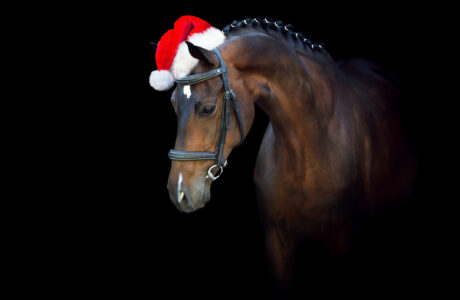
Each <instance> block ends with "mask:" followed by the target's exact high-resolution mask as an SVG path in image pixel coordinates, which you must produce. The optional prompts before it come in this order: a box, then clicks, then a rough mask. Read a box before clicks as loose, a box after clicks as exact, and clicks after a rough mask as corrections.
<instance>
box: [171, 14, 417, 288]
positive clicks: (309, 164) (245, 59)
mask: <svg viewBox="0 0 460 300" xmlns="http://www.w3.org/2000/svg"><path fill="white" fill-rule="evenodd" d="M223 32H224V33H225V35H226V39H225V42H224V43H223V44H221V45H219V46H218V47H217V48H216V49H214V50H213V51H211V50H206V49H203V48H200V47H198V46H195V45H193V44H192V43H190V42H187V46H188V50H189V52H190V54H191V55H192V56H193V57H194V58H196V59H197V60H199V63H198V65H197V66H196V67H195V68H194V70H193V71H192V75H189V76H188V77H186V78H184V79H183V80H177V81H176V82H177V83H178V84H177V86H176V88H175V89H174V91H173V93H172V97H171V103H172V106H173V107H174V110H175V113H176V115H177V136H176V141H175V148H174V150H171V152H170V158H171V159H172V163H171V169H170V173H169V178H168V183H167V188H168V191H169V196H170V198H171V201H172V203H173V204H174V205H175V206H176V207H177V209H178V210H180V211H182V212H186V213H191V212H194V211H196V210H198V209H200V208H202V207H204V206H205V204H206V203H207V202H208V201H209V200H210V198H211V193H210V187H211V184H212V182H213V181H214V180H216V179H217V178H218V177H219V176H220V175H221V174H222V172H223V171H224V168H225V167H226V166H227V158H228V156H229V155H230V153H231V152H232V151H233V149H234V148H236V147H237V146H238V145H239V144H240V143H241V142H243V140H244V138H245V137H246V136H247V134H248V132H249V130H250V128H251V126H252V124H253V121H254V115H255V105H258V106H259V107H260V108H261V109H262V111H263V112H264V113H265V114H266V115H267V116H268V118H269V124H268V126H267V128H266V131H265V134H264V137H263V140H262V143H261V145H260V150H259V153H258V156H257V161H256V166H255V170H254V175H253V178H254V184H255V187H256V192H257V201H258V204H259V209H260V215H261V223H262V226H263V228H264V232H265V241H266V248H267V256H268V259H269V260H270V269H271V271H272V272H271V273H272V275H273V278H274V280H275V282H276V285H277V286H278V288H279V290H281V291H285V290H289V288H290V287H291V285H292V277H293V275H292V274H293V267H294V258H295V253H296V250H297V249H298V247H299V245H300V244H301V243H302V241H305V240H318V241H322V243H324V245H326V246H325V247H326V249H327V250H328V251H329V252H330V253H333V254H334V255H337V256H342V255H346V253H348V251H349V249H351V244H352V241H353V235H354V233H355V232H356V228H359V226H361V225H362V224H363V223H365V221H363V220H368V219H372V218H373V217H375V216H377V215H378V214H379V213H380V212H382V211H385V210H386V209H391V208H394V207H399V206H401V205H403V204H404V203H405V202H406V201H407V199H408V198H409V197H410V195H411V192H412V187H413V184H414V180H415V176H416V170H417V159H416V158H415V157H414V155H412V153H411V151H410V147H409V145H408V141H407V134H406V132H405V130H404V128H403V125H402V120H401V116H400V113H399V110H398V98H399V96H400V91H399V89H398V88H397V87H396V85H395V84H393V83H392V82H391V80H389V79H388V76H385V74H384V70H383V69H382V68H380V67H378V66H377V65H374V64H372V63H370V62H368V61H365V60H361V59H348V60H344V61H338V62H337V61H335V60H334V59H333V58H332V57H331V55H330V54H329V53H328V52H327V51H326V50H325V48H324V46H323V45H321V44H316V43H313V42H311V41H310V40H309V39H308V38H306V37H305V36H304V35H303V34H302V33H299V32H295V31H294V30H293V29H292V26H291V25H284V24H283V23H282V22H281V21H276V22H274V21H272V20H271V19H268V18H264V19H262V18H248V19H245V20H243V21H235V22H233V23H232V24H230V25H229V26H227V27H225V28H224V30H223ZM232 108H233V109H232Z"/></svg>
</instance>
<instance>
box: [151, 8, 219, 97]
mask: <svg viewBox="0 0 460 300" xmlns="http://www.w3.org/2000/svg"><path fill="white" fill-rule="evenodd" d="M224 40H225V35H224V33H223V32H222V31H221V30H219V29H217V28H215V27H212V26H211V25H210V24H209V23H207V22H206V21H204V20H201V19H200V18H197V17H193V16H183V17H180V18H179V19H178V20H177V21H176V22H175V23H174V29H171V30H168V31H167V32H166V33H165V34H164V35H163V36H162V37H161V39H160V42H159V43H158V46H157V51H156V54H155V60H156V63H157V69H158V70H155V71H153V72H152V73H151V74H150V80H149V81H150V85H151V86H152V87H153V88H154V89H156V90H158V91H166V90H168V89H170V88H171V87H172V86H173V85H174V80H175V79H178V78H182V77H185V76H187V75H188V74H190V72H191V71H192V69H193V68H194V67H195V66H196V65H197V64H198V60H197V59H195V58H194V57H192V55H190V53H189V51H188V46H187V44H186V43H185V41H189V42H191V43H192V44H194V45H196V46H199V47H202V48H204V49H207V50H212V49H214V48H216V47H217V46H219V45H220V44H222V43H223V42H224Z"/></svg>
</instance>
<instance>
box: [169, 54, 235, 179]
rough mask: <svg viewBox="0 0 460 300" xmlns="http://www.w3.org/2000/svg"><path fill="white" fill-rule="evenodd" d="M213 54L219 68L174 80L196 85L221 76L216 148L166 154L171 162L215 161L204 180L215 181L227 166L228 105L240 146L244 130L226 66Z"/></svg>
mask: <svg viewBox="0 0 460 300" xmlns="http://www.w3.org/2000/svg"><path fill="white" fill-rule="evenodd" d="M213 52H214V53H215V54H216V56H217V58H218V59H219V63H220V67H219V68H217V69H213V70H210V71H207V72H202V73H197V74H192V75H189V76H186V77H183V78H180V79H176V80H175V81H176V83H177V84H179V85H192V84H197V83H200V82H203V81H206V80H209V79H211V78H214V77H216V76H221V78H222V83H223V86H224V95H223V97H222V99H223V105H222V114H221V121H220V131H219V137H218V138H217V143H216V148H215V150H214V152H201V151H184V150H175V149H171V150H170V151H169V153H168V156H169V158H170V159H171V160H180V161H195V160H215V161H216V163H215V164H214V165H212V166H211V167H210V168H209V169H208V175H207V176H206V178H210V179H211V180H213V181H214V180H216V179H217V178H219V177H220V175H222V172H223V171H224V169H223V168H224V167H226V166H227V160H224V146H225V139H226V136H227V131H228V130H229V129H230V105H231V104H233V109H234V111H235V115H236V118H237V120H238V125H239V127H240V133H241V141H240V144H241V143H242V142H243V139H244V128H243V121H242V119H241V115H240V110H239V108H238V103H237V101H236V95H235V93H234V92H233V90H232V89H231V87H230V82H229V80H228V76H227V66H226V65H225V62H224V60H223V58H222V56H221V54H220V52H219V50H217V48H216V49H213ZM214 168H219V169H220V171H219V172H218V173H217V174H216V175H214V174H213V173H212V170H213V169H214Z"/></svg>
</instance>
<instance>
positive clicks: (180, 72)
mask: <svg viewBox="0 0 460 300" xmlns="http://www.w3.org/2000/svg"><path fill="white" fill-rule="evenodd" d="M188 41H189V42H190V43H192V44H194V45H195V46H199V47H201V48H204V49H206V50H212V49H214V48H216V47H217V46H219V45H220V44H222V43H223V42H224V41H225V35H224V33H223V32H222V31H221V30H219V29H217V28H215V27H210V28H209V29H207V30H205V31H203V32H200V33H195V34H193V35H191V36H190V37H189V38H188ZM197 64H198V59H196V58H194V57H192V55H190V52H189V51H188V46H187V44H186V43H185V42H182V43H180V44H179V47H178V48H177V53H176V56H175V57H174V60H173V63H172V65H171V68H170V70H171V72H172V74H173V75H174V78H176V79H179V78H182V77H185V76H187V75H188V74H190V72H192V70H193V68H195V67H196V65H197Z"/></svg>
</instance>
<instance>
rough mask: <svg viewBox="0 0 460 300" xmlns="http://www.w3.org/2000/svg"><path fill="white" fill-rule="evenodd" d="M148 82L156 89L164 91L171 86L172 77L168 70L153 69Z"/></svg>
mask: <svg viewBox="0 0 460 300" xmlns="http://www.w3.org/2000/svg"><path fill="white" fill-rule="evenodd" d="M149 82H150V85H151V86H152V87H153V88H154V89H156V90H157V91H166V90H169V89H170V88H172V87H173V85H174V77H173V75H172V74H171V72H169V71H168V70H155V71H153V72H152V73H150V78H149Z"/></svg>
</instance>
